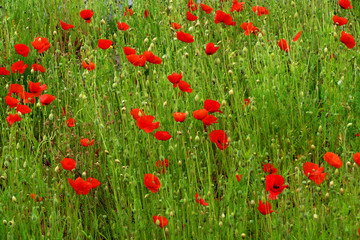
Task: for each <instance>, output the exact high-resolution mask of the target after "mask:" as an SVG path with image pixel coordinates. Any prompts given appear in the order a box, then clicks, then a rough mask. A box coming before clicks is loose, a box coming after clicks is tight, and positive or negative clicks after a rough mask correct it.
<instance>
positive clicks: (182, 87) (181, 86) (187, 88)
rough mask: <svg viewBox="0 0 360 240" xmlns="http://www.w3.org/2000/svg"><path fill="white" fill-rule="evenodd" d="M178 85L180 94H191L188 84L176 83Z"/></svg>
mask: <svg viewBox="0 0 360 240" xmlns="http://www.w3.org/2000/svg"><path fill="white" fill-rule="evenodd" d="M178 85H179V88H180V90H181V91H182V92H188V93H192V91H193V90H192V89H191V88H190V84H188V83H187V82H185V81H182V80H181V81H179V83H178Z"/></svg>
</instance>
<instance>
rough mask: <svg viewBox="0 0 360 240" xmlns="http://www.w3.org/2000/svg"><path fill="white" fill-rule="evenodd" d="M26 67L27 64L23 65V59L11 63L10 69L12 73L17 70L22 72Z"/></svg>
mask: <svg viewBox="0 0 360 240" xmlns="http://www.w3.org/2000/svg"><path fill="white" fill-rule="evenodd" d="M27 67H28V65H27V64H25V65H24V61H18V62H16V63H14V64H13V65H11V71H12V72H13V73H16V72H18V73H19V74H23V73H24V72H25V69H26V68H27Z"/></svg>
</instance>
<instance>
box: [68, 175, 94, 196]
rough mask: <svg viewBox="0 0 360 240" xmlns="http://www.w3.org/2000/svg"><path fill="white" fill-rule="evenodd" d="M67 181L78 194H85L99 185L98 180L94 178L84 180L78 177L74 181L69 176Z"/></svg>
mask: <svg viewBox="0 0 360 240" xmlns="http://www.w3.org/2000/svg"><path fill="white" fill-rule="evenodd" d="M68 181H69V183H70V185H71V187H72V188H73V189H74V190H75V192H76V194H78V195H87V194H89V192H90V190H91V189H93V188H96V187H97V186H99V185H100V182H99V181H98V180H97V179H95V178H88V179H87V180H86V181H85V180H83V179H82V178H81V177H78V178H77V179H76V180H75V181H74V180H72V179H71V178H69V179H68Z"/></svg>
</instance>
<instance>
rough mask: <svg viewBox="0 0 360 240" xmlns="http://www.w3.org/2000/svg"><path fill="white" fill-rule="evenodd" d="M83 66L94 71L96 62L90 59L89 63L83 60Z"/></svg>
mask: <svg viewBox="0 0 360 240" xmlns="http://www.w3.org/2000/svg"><path fill="white" fill-rule="evenodd" d="M83 68H85V69H87V70H88V71H92V70H94V69H95V63H93V62H92V61H90V60H89V64H87V63H86V62H85V60H84V61H83Z"/></svg>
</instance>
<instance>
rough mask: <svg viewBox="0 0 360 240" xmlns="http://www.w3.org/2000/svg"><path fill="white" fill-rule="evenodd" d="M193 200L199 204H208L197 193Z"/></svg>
mask: <svg viewBox="0 0 360 240" xmlns="http://www.w3.org/2000/svg"><path fill="white" fill-rule="evenodd" d="M195 200H196V202H197V203H200V205H204V206H209V204H208V203H207V202H205V200H204V199H202V198H200V199H199V193H196V194H195Z"/></svg>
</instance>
